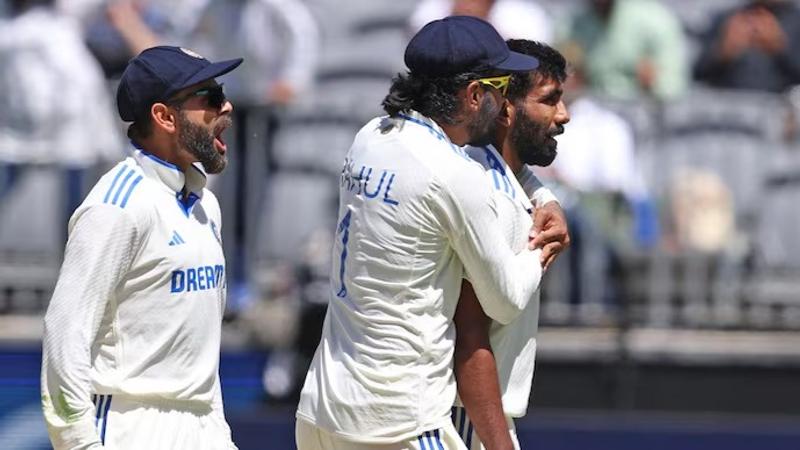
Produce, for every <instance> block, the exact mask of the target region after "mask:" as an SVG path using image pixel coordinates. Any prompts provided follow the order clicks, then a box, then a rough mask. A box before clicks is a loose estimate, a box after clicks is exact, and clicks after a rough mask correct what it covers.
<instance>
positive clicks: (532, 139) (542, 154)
mask: <svg viewBox="0 0 800 450" xmlns="http://www.w3.org/2000/svg"><path fill="white" fill-rule="evenodd" d="M563 132H564V127H563V126H562V125H556V126H555V128H553V129H552V130H548V129H547V125H544V124H540V123H537V122H536V121H535V120H532V119H531V118H530V116H528V114H527V113H526V112H525V108H516V113H514V127H513V128H512V129H511V135H510V136H509V140H510V141H511V146H512V148H514V149H515V150H516V152H517V156H519V159H520V161H522V162H524V163H525V164H531V165H534V166H542V167H545V166H549V165H550V164H552V162H553V161H554V160H555V159H556V155H557V154H558V152H557V151H556V149H557V146H558V143H557V142H556V141H555V139H552V138H553V137H554V136H556V135H558V134H561V133H563Z"/></svg>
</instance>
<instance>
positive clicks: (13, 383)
mask: <svg viewBox="0 0 800 450" xmlns="http://www.w3.org/2000/svg"><path fill="white" fill-rule="evenodd" d="M266 359H267V355H265V354H264V353H260V352H226V353H223V355H222V361H221V366H220V375H221V377H222V386H223V395H224V397H225V407H226V414H227V417H228V421H229V422H230V425H231V429H232V432H233V437H234V440H235V441H236V443H237V445H238V446H239V448H240V449H241V450H256V449H292V448H294V414H293V412H294V410H293V408H291V407H284V408H275V407H272V408H267V407H266V406H265V405H264V404H263V396H262V390H261V371H262V369H263V367H264V363H265V362H266ZM40 361H41V352H40V351H39V349H35V348H33V349H31V348H28V349H0V368H2V369H0V449H3V450H43V449H49V448H50V446H49V442H48V438H47V433H46V431H45V428H44V422H43V420H42V417H41V410H40V407H39V371H40ZM518 432H519V438H520V442H521V443H522V448H524V449H546V450H595V449H596V450H607V449H614V450H640V449H648V450H751V449H752V450H762V449H770V450H784V449H785V450H790V449H791V450H797V449H800V421H798V419H797V418H785V417H748V418H743V417H741V416H719V415H716V416H698V415H696V414H695V415H685V414H670V415H661V414H653V413H641V412H627V413H619V412H580V411H577V412H569V413H563V412H562V413H557V412H553V411H549V412H547V411H544V412H533V413H532V414H530V415H529V416H528V417H526V418H525V419H523V420H521V421H519V422H518Z"/></svg>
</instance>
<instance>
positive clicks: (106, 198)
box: [103, 164, 128, 203]
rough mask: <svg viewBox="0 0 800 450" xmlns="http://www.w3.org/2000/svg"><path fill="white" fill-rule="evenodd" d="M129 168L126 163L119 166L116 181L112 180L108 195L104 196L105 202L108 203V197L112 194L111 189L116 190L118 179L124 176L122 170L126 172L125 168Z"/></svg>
mask: <svg viewBox="0 0 800 450" xmlns="http://www.w3.org/2000/svg"><path fill="white" fill-rule="evenodd" d="M127 168H128V166H126V165H124V164H123V166H122V167H120V168H119V172H117V175H116V176H114V181H112V182H111V187H110V188H108V191H107V192H106V196H105V197H104V198H103V203H108V197H110V196H111V191H113V190H114V186H116V185H117V181H119V177H120V176H122V172H124V171H125V169H127Z"/></svg>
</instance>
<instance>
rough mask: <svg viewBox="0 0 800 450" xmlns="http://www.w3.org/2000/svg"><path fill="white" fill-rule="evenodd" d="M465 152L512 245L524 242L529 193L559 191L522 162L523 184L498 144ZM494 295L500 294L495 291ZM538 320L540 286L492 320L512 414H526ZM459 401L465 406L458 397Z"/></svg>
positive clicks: (542, 195) (539, 195) (543, 196)
mask: <svg viewBox="0 0 800 450" xmlns="http://www.w3.org/2000/svg"><path fill="white" fill-rule="evenodd" d="M466 151H467V153H468V154H469V156H470V157H471V158H472V159H474V160H475V161H477V162H479V163H480V164H481V165H482V166H483V167H484V169H485V171H486V172H485V173H486V176H487V177H488V178H489V180H490V182H491V183H492V185H493V186H494V189H495V195H496V196H497V197H498V200H497V204H498V205H502V206H500V207H498V209H497V210H498V216H499V217H500V222H501V223H502V224H503V233H504V234H503V237H504V238H505V239H507V241H508V243H509V244H510V245H511V246H512V249H515V250H517V249H520V248H524V247H525V246H526V245H527V243H528V233H529V231H530V229H531V226H533V219H532V218H531V213H532V212H533V205H532V204H531V201H530V199H529V198H534V199H536V200H537V202H536V203H537V206H542V205H543V204H544V203H546V202H548V201H552V199H555V197H554V196H553V195H552V193H551V192H550V191H549V189H547V188H545V187H543V186H542V184H541V183H540V182H539V180H538V179H537V178H536V177H535V176H534V175H533V173H532V171H531V169H530V168H529V167H528V166H523V170H522V172H521V173H520V177H521V178H524V180H525V182H526V185H527V186H526V189H524V188H523V187H522V186H521V185H520V182H519V181H517V178H516V177H515V176H514V172H513V171H512V170H511V168H510V167H509V166H508V163H506V161H505V160H504V159H503V157H502V155H500V153H499V152H498V151H497V150H496V149H495V148H494V146H491V145H489V146H486V147H480V148H478V147H467V148H466ZM490 295H494V296H496V295H500V293H499V292H498V293H493V294H490ZM538 326H539V290H538V289H537V290H536V291H535V292H533V293H532V295H531V298H530V299H529V301H528V306H527V307H526V308H525V310H524V311H523V312H522V314H521V315H520V316H519V317H517V318H516V319H515V320H514V321H512V322H511V323H509V324H505V325H504V324H502V323H499V322H496V321H493V322H492V324H491V327H490V331H489V340H490V343H491V346H492V351H493V353H494V356H495V362H496V364H497V375H498V381H499V382H500V393H501V396H502V400H503V411H504V412H505V414H506V415H507V416H510V417H522V416H524V415H525V412H526V411H527V409H528V400H529V398H530V393H531V385H532V383H533V366H534V360H535V357H536V332H537V330H538ZM456 405H458V406H461V401H460V399H457V401H456Z"/></svg>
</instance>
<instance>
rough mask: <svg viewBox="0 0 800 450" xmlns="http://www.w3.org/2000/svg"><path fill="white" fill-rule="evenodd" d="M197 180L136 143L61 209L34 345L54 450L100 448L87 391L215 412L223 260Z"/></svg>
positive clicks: (213, 214)
mask: <svg viewBox="0 0 800 450" xmlns="http://www.w3.org/2000/svg"><path fill="white" fill-rule="evenodd" d="M205 180H206V177H205V173H204V172H203V171H202V170H201V169H200V168H198V167H195V166H192V169H190V170H189V172H188V173H186V174H184V173H183V172H181V171H180V170H179V169H178V168H177V167H176V166H174V165H172V164H170V163H168V162H166V161H162V160H160V159H158V158H156V157H155V156H152V155H150V154H148V153H145V152H144V151H142V150H137V151H136V152H135V153H134V155H133V156H132V157H129V158H127V159H125V160H124V161H122V162H121V163H119V164H117V166H116V167H114V168H113V169H111V170H110V171H109V172H108V173H106V174H105V175H104V176H103V177H102V178H101V179H100V181H98V183H97V184H96V185H95V186H94V188H93V189H92V190H91V192H90V193H89V195H88V196H87V198H86V199H85V201H84V202H83V204H81V206H79V207H78V209H77V210H76V211H75V213H74V214H73V215H72V218H71V219H70V222H69V239H68V242H67V245H66V250H65V253H64V262H63V265H62V266H61V272H60V274H59V278H58V283H57V284H56V287H55V291H54V293H53V297H52V299H51V301H50V305H49V307H48V309H47V313H46V315H45V331H44V344H43V347H44V348H43V362H42V403H43V408H44V413H45V419H46V421H47V425H48V431H49V433H50V437H51V439H52V441H53V444H54V446H55V447H56V448H57V449H60V448H75V447H79V448H83V447H82V446H86V445H97V444H99V442H100V441H99V440H98V435H97V432H96V430H95V423H96V417H100V414H99V413H97V414H96V411H95V407H94V405H93V403H92V396H93V395H98V396H104V398H112V399H113V398H114V397H122V398H130V399H134V400H137V401H143V402H146V403H152V404H159V405H165V407H167V409H169V405H179V406H180V407H181V408H183V407H185V408H189V409H193V410H197V411H200V412H202V411H205V410H209V411H211V413H214V414H220V415H221V414H222V404H221V394H220V386H219V376H218V366H219V349H220V333H221V321H222V314H223V310H224V308H225V288H226V283H225V258H224V256H223V253H222V245H221V241H220V231H221V230H220V209H219V204H218V203H217V199H216V198H215V197H214V195H213V194H212V193H211V191H209V190H207V189H205V188H204V186H205ZM184 188H185V189H186V192H188V193H189V194H188V197H184V196H183V194H182V193H181V191H182V190H184ZM112 402H113V400H112ZM104 408H105V409H107V408H108V406H104ZM223 422H224V418H223ZM111 425H112V424H109V426H111Z"/></svg>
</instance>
